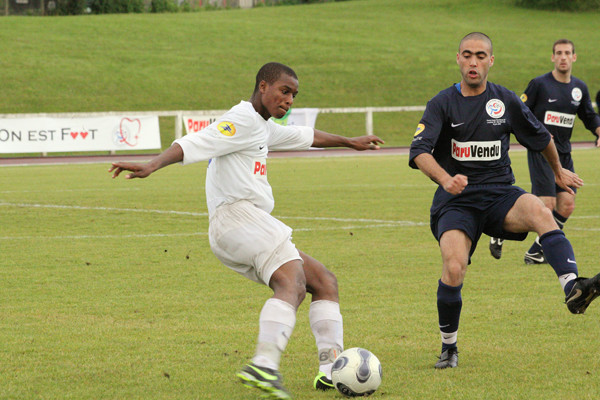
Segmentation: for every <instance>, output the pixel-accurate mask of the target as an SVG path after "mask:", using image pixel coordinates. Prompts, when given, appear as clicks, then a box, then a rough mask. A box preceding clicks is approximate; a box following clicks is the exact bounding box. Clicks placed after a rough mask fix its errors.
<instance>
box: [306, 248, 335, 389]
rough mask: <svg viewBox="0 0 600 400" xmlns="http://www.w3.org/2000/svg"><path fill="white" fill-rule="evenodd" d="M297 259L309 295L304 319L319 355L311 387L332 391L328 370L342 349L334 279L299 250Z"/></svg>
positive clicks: (317, 263) (331, 274) (333, 276)
mask: <svg viewBox="0 0 600 400" xmlns="http://www.w3.org/2000/svg"><path fill="white" fill-rule="evenodd" d="M300 256H301V257H302V259H303V260H304V274H305V276H306V290H307V291H308V292H309V293H310V294H311V295H312V302H311V303H310V310H309V313H308V318H309V321H310V327H311V329H312V332H313V335H314V336H315V342H316V345H317V352H318V355H319V373H318V374H317V376H316V378H315V379H314V381H313V387H314V388H315V389H318V390H329V389H334V386H333V382H332V381H331V367H332V366H333V362H334V361H335V359H336V357H337V356H338V355H339V354H340V353H341V352H342V351H343V350H344V326H343V320H342V314H341V313H340V305H339V293H338V285H337V278H336V277H335V275H334V274H333V273H332V272H331V271H329V270H328V269H327V268H325V266H324V265H323V264H322V263H320V262H319V261H317V260H316V259H314V258H313V257H311V256H309V255H308V254H306V253H303V252H302V251H300Z"/></svg>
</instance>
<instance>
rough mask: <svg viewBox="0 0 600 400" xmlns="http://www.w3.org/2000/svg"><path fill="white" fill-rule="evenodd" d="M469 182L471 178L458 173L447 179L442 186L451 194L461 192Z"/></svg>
mask: <svg viewBox="0 0 600 400" xmlns="http://www.w3.org/2000/svg"><path fill="white" fill-rule="evenodd" d="M468 184H469V178H467V177H466V176H465V175H461V174H456V175H454V176H452V177H450V179H448V180H446V181H445V182H444V184H443V185H442V187H443V188H444V190H445V191H446V192H448V193H450V194H460V193H462V191H463V190H465V188H466V187H467V185H468Z"/></svg>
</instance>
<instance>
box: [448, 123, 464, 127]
mask: <svg viewBox="0 0 600 400" xmlns="http://www.w3.org/2000/svg"><path fill="white" fill-rule="evenodd" d="M463 124H464V122H461V123H460V124H455V123H454V122H453V123H451V124H450V126H451V127H453V128H456V127H457V126H461V125H463Z"/></svg>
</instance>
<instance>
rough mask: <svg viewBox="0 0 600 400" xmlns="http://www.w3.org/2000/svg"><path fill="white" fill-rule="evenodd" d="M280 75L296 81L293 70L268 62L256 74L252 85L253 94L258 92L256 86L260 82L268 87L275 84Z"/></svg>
mask: <svg viewBox="0 0 600 400" xmlns="http://www.w3.org/2000/svg"><path fill="white" fill-rule="evenodd" d="M282 74H286V75H289V76H291V77H293V78H296V79H298V76H297V75H296V73H295V72H294V70H293V69H291V68H290V67H288V66H287V65H284V64H281V63H278V62H270V63H266V64H265V65H263V66H262V67H261V68H260V69H259V70H258V73H257V74H256V84H255V85H254V93H256V92H258V86H259V85H260V82H262V81H265V82H267V83H268V84H269V85H270V84H272V83H274V82H276V81H277V79H279V77H280V76H281V75H282Z"/></svg>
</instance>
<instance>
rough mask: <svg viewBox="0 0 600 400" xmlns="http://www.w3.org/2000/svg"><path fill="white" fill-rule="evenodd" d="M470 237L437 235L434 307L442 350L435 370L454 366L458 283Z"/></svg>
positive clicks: (449, 233)
mask: <svg viewBox="0 0 600 400" xmlns="http://www.w3.org/2000/svg"><path fill="white" fill-rule="evenodd" d="M471 243H472V242H471V239H470V238H469V237H468V236H467V234H466V233H465V232H463V231H461V230H456V229H455V230H450V231H446V232H444V233H443V234H442V237H441V238H440V251H441V253H442V278H441V279H440V280H439V282H438V291H437V308H438V318H439V327H440V335H441V337H442V352H441V354H440V356H439V360H438V362H436V363H435V366H434V367H435V368H436V369H446V368H456V367H457V366H458V347H457V341H458V325H459V322H460V312H461V309H462V296H461V290H462V283H463V281H464V279H465V275H466V273H467V265H468V263H469V251H470V249H471Z"/></svg>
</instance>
